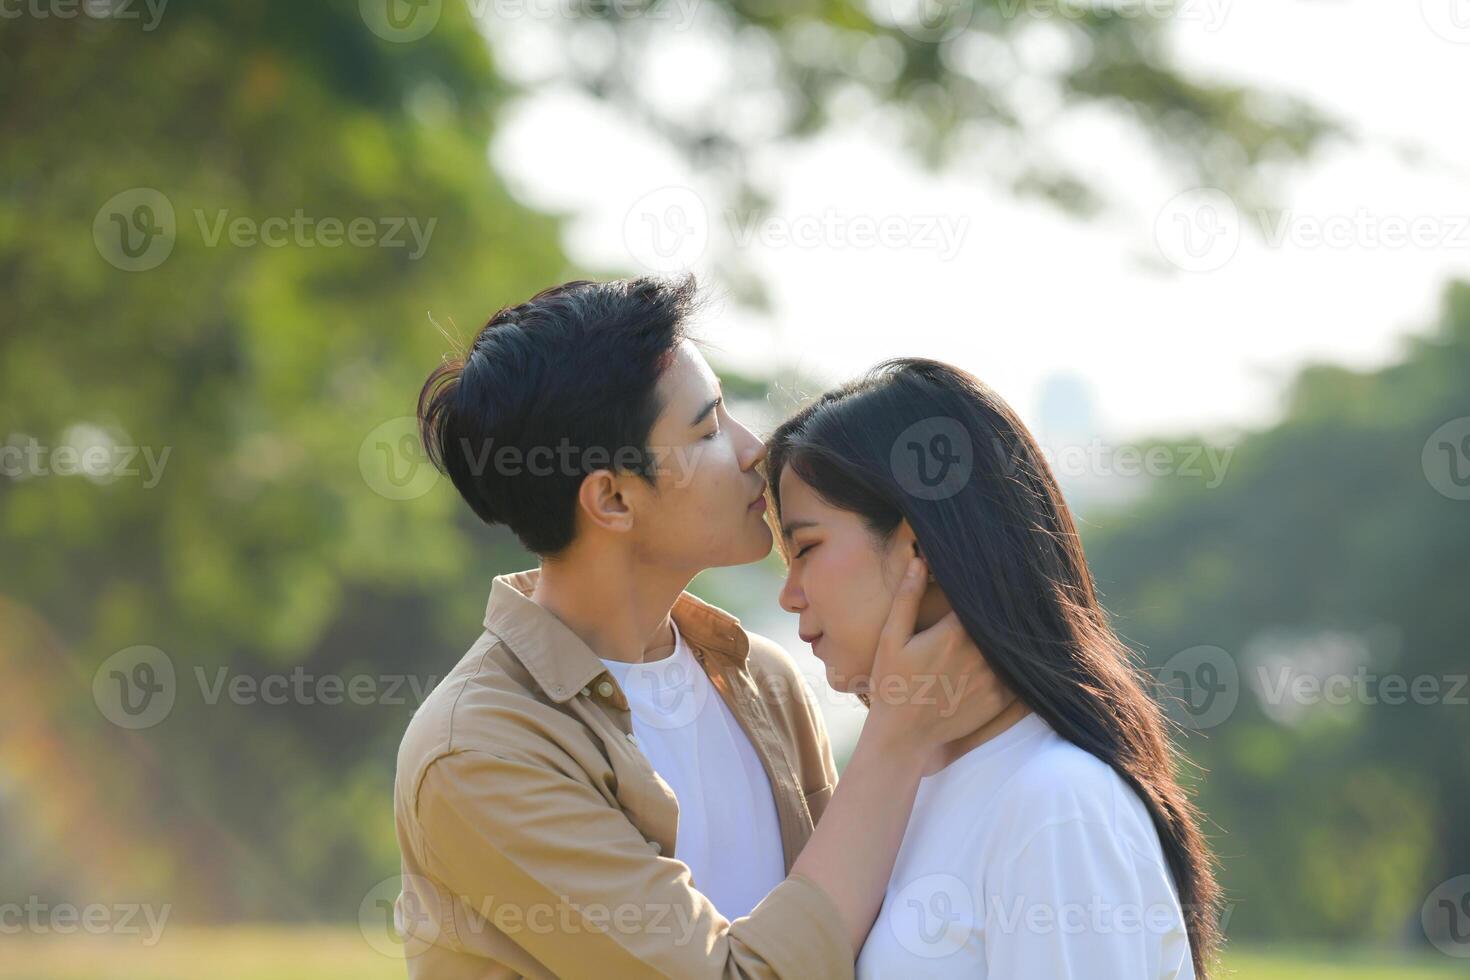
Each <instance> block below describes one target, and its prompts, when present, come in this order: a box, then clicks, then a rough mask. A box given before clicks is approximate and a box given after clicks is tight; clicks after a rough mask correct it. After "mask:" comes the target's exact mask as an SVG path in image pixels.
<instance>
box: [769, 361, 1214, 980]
mask: <svg viewBox="0 0 1470 980" xmlns="http://www.w3.org/2000/svg"><path fill="white" fill-rule="evenodd" d="M766 469H767V479H768V482H769V484H770V488H771V503H772V506H773V508H774V511H775V514H776V517H777V522H778V525H779V527H780V530H781V534H780V539H781V545H782V552H783V554H784V555H785V556H786V558H787V561H788V564H789V570H788V575H787V580H786V584H785V586H784V588H783V589H782V592H781V603H782V606H783V607H784V608H786V609H787V611H789V612H793V613H796V614H797V615H799V616H800V630H801V635H802V638H803V639H804V640H806V641H808V642H810V643H812V647H813V651H814V652H815V654H816V656H817V657H818V658H819V659H820V660H821V661H822V662H823V664H824V665H825V667H826V671H827V679H828V682H829V683H830V684H832V686H833V687H835V688H837V689H839V690H843V691H849V692H852V693H856V694H858V695H859V696H861V697H863V698H864V699H865V700H868V699H870V698H871V697H889V696H898V697H902V696H924V695H926V694H927V695H928V696H932V697H938V698H943V697H945V696H946V693H948V695H949V696H953V694H954V692H945V691H942V690H933V691H928V692H925V691H922V690H915V691H912V692H888V691H869V690H868V689H867V687H866V684H865V679H866V675H868V674H869V673H870V671H871V666H872V663H871V660H872V653H871V651H872V650H873V649H874V648H875V646H876V637H877V635H878V632H879V630H880V629H881V627H882V623H883V617H884V613H885V611H886V610H887V609H888V608H889V604H890V599H891V597H892V595H893V593H894V590H895V588H896V586H897V584H898V582H899V581H900V579H901V577H902V574H903V571H904V569H905V568H906V566H907V564H908V563H909V562H910V561H911V559H912V558H913V557H914V556H915V555H919V556H921V557H922V558H924V559H925V560H926V561H927V563H928V568H929V571H930V579H931V584H930V585H929V587H928V590H927V592H926V594H925V596H924V600H923V604H922V606H921V609H920V619H919V624H918V625H919V627H920V628H924V627H926V626H928V625H929V624H931V623H933V622H935V621H937V620H939V619H940V618H942V617H943V616H945V615H946V614H948V613H949V612H950V611H951V610H953V611H954V612H955V614H956V615H957V616H958V618H959V620H960V622H961V623H962V624H963V625H964V627H965V629H966V631H967V632H968V633H969V634H970V636H971V637H972V638H973V639H974V641H975V642H976V644H977V645H978V646H979V647H980V649H981V650H982V651H984V654H985V657H986V658H987V659H988V660H989V662H990V665H991V667H992V668H993V669H994V671H995V673H996V674H997V676H998V677H999V678H1000V679H1001V680H1002V681H1003V682H1004V683H1005V684H1006V685H1007V686H1008V687H1009V688H1010V689H1011V690H1012V691H1014V692H1015V694H1016V695H1017V698H1018V700H1017V702H1016V703H1015V704H1014V705H1012V707H1011V708H1010V709H1008V710H1007V711H1006V712H1004V713H1003V714H1002V715H1001V716H999V717H997V718H996V719H995V720H994V721H992V722H991V723H989V724H987V725H985V726H984V727H982V728H981V729H980V730H979V731H977V732H975V733H974V734H973V735H971V736H968V737H966V738H962V739H960V740H958V741H956V742H952V743H949V744H947V745H945V746H944V747H943V748H942V749H941V750H940V751H939V752H938V753H936V754H935V756H934V757H933V758H932V759H930V760H929V762H928V765H927V767H926V772H927V775H926V776H925V778H924V779H923V781H922V782H921V784H920V789H919V793H918V797H917V800H916V802H915V804H914V810H913V815H912V817H911V818H910V821H909V824H908V828H907V830H906V831H905V835H904V840H903V845H902V848H901V850H900V852H899V856H898V859H897V862H896V865H895V867H894V870H893V873H892V876H891V878H890V880H889V886H888V890H887V893H886V896H885V899H884V904H883V909H882V911H881V913H880V914H879V917H878V920H877V922H876V923H875V924H874V926H873V929H872V931H871V932H870V933H869V935H868V939H867V942H866V944H865V945H864V947H863V950H862V953H861V955H860V957H859V959H858V975H859V977H900V976H902V977H909V976H944V977H950V976H966V977H992V978H997V980H1018V978H1046V980H1068V978H1087V980H1104V978H1117V980H1141V978H1144V977H1147V978H1149V980H1154V978H1175V977H1177V978H1200V980H1204V978H1205V977H1206V972H1207V969H1208V965H1209V962H1210V960H1211V957H1212V955H1213V953H1214V951H1215V948H1216V946H1217V944H1218V939H1219V937H1218V930H1217V927H1216V920H1215V915H1216V910H1217V906H1218V903H1219V900H1220V899H1219V891H1218V888H1217V886H1216V883H1215V880H1214V877H1213V873H1212V869H1211V858H1210V854H1209V851H1208V849H1207V847H1206V844H1205V841H1204V838H1203V836H1202V834H1201V833H1200V830H1199V826H1198V823H1199V814H1198V812H1197V811H1196V810H1195V808H1194V807H1193V805H1192V804H1191V802H1190V800H1189V799H1188V797H1187V796H1186V794H1185V793H1184V791H1183V790H1182V789H1181V788H1180V786H1179V783H1178V782H1177V780H1176V778H1175V761H1176V760H1175V755H1174V752H1173V750H1172V747H1171V745H1170V743H1169V740H1168V737H1167V733H1166V730H1165V722H1164V717H1163V714H1162V712H1161V710H1160V708H1159V707H1158V705H1157V704H1156V703H1155V702H1154V701H1153V699H1152V698H1150V696H1149V695H1148V693H1147V687H1146V684H1145V678H1144V675H1142V673H1141V672H1140V671H1139V670H1138V669H1137V668H1136V667H1134V666H1133V664H1132V662H1131V661H1130V658H1129V652H1128V650H1127V649H1126V648H1125V647H1124V645H1123V644H1122V643H1121V642H1120V641H1119V640H1118V638H1117V636H1116V635H1115V634H1114V633H1113V631H1112V630H1111V628H1110V627H1109V626H1108V623H1107V619H1106V616H1105V614H1104V612H1103V610H1102V608H1101V607H1100V606H1099V604H1098V601H1097V596H1096V593H1095V590H1094V588H1093V583H1092V576H1091V574H1090V573H1089V571H1088V568H1087V564H1086V561H1085V559H1084V557H1083V554H1082V547H1081V544H1080V542H1079V539H1078V536H1077V530H1076V527H1075V525H1074V524H1073V521H1072V517H1071V515H1070V513H1069V512H1068V510H1067V507H1066V504H1065V503H1063V501H1062V497H1061V493H1060V491H1059V490H1058V488H1057V485H1056V482H1055V480H1054V479H1053V477H1052V475H1051V471H1050V469H1049V467H1048V466H1047V464H1046V462H1045V461H1044V460H1043V458H1042V456H1041V453H1040V450H1039V449H1038V447H1037V445H1036V443H1035V442H1034V440H1033V439H1032V438H1031V436H1030V434H1029V433H1028V432H1027V431H1026V428H1025V426H1024V425H1022V423H1021V421H1020V419H1019V418H1017V416H1016V415H1015V413H1013V412H1012V411H1011V409H1010V408H1009V407H1008V406H1007V405H1006V404H1005V403H1004V402H1003V401H1002V400H1001V399H1000V398H999V397H998V396H997V395H996V394H995V393H994V392H992V391H991V390H990V389H988V388H986V387H985V386H984V385H983V384H981V383H980V382H979V381H978V380H976V379H975V378H974V377H972V376H971V375H969V374H967V373H966V372H964V371H961V370H959V369H957V368H954V367H950V366H948V365H945V364H942V363H939V362H936V361H931V360H923V359H912V358H905V359H898V360H893V361H888V362H885V363H884V364H882V365H879V367H877V368H875V369H874V370H873V371H872V372H871V373H870V374H869V375H868V376H866V377H865V378H863V379H861V380H859V381H855V382H852V383H849V384H847V385H844V386H842V387H840V388H837V389H834V390H833V391H829V392H827V393H826V394H824V395H823V396H821V398H819V399H818V400H817V401H816V402H814V403H813V404H811V405H809V406H807V407H806V408H804V409H803V410H802V411H800V412H798V413H797V414H796V415H795V416H794V417H792V418H791V419H789V420H788V421H786V422H785V423H783V424H782V425H781V426H780V428H778V429H777V430H776V432H775V433H774V434H773V435H772V437H771V439H770V440H769V442H768V445H767V459H766Z"/></svg>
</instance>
